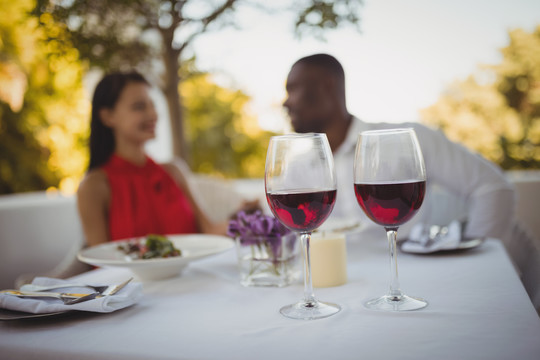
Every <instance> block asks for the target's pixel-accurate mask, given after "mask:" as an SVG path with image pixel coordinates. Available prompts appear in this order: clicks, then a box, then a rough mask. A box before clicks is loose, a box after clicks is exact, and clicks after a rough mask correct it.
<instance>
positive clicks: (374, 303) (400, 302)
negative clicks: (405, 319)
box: [364, 295, 428, 311]
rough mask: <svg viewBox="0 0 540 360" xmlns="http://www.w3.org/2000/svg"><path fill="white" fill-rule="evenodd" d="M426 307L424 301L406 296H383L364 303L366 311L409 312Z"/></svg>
mask: <svg viewBox="0 0 540 360" xmlns="http://www.w3.org/2000/svg"><path fill="white" fill-rule="evenodd" d="M427 305H428V302H427V301H426V300H424V299H422V298H417V297H412V296H407V295H401V296H400V297H395V296H390V295H384V296H381V297H380V298H377V299H373V300H369V301H367V302H366V303H364V306H365V307H366V308H367V309H369V310H378V311H411V310H418V309H422V308H425V307H426V306H427Z"/></svg>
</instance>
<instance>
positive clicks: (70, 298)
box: [2, 278, 133, 305]
mask: <svg viewBox="0 0 540 360" xmlns="http://www.w3.org/2000/svg"><path fill="white" fill-rule="evenodd" d="M131 280H133V278H129V279H128V280H126V281H124V282H123V283H121V284H118V285H109V286H106V289H105V291H103V292H97V291H96V292H93V293H90V294H69V293H51V292H39V291H35V292H31V291H25V292H22V291H18V290H4V291H2V292H4V293H7V294H10V295H15V296H19V297H52V298H56V299H60V300H62V302H63V303H64V304H65V305H73V304H78V303H81V302H84V301H88V300H93V299H97V298H101V297H105V296H110V295H114V294H116V293H117V292H119V291H120V290H121V289H123V288H124V287H125V286H126V285H127V284H128V283H129V282H130V281H131Z"/></svg>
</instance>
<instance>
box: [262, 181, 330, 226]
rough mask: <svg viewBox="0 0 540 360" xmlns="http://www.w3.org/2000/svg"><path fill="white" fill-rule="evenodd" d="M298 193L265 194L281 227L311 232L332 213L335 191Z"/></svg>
mask: <svg viewBox="0 0 540 360" xmlns="http://www.w3.org/2000/svg"><path fill="white" fill-rule="evenodd" d="M300 191H301V190H300ZM300 191H296V192H274V193H267V194H266V200H267V201H268V205H270V208H271V209H272V212H273V213H274V215H275V216H276V217H277V218H278V219H279V221H281V223H283V225H285V226H286V227H288V228H289V229H292V230H300V231H312V230H314V229H316V228H318V227H319V226H320V225H321V224H322V223H323V222H324V220H326V218H327V217H328V215H330V213H331V212H332V209H333V208H334V203H335V201H336V190H325V191H311V192H309V191H306V192H300Z"/></svg>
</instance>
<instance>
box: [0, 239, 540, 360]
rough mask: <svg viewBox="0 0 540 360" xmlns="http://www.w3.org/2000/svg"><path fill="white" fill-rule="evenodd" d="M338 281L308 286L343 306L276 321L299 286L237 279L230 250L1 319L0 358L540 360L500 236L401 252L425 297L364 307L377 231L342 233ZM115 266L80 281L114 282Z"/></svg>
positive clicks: (538, 340)
mask: <svg viewBox="0 0 540 360" xmlns="http://www.w3.org/2000/svg"><path fill="white" fill-rule="evenodd" d="M347 247H348V274H349V281H348V283H347V284H346V285H343V286H339V287H334V288H322V289H315V294H316V296H317V297H318V298H319V299H321V300H326V301H332V302H337V303H339V304H341V306H342V308H343V310H342V311H341V312H340V313H338V314H337V315H334V316H332V317H329V318H326V319H321V320H315V321H298V320H291V319H287V318H284V317H283V316H281V315H280V314H279V312H278V310H279V308H280V307H281V306H282V305H286V304H289V303H292V302H295V301H296V300H298V299H299V298H301V297H302V294H303V286H302V284H295V285H293V286H289V287H286V288H281V289H277V288H244V287H242V286H241V285H240V284H239V281H238V274H237V269H236V254H235V252H234V251H229V252H227V253H223V254H220V255H217V256H214V257H211V258H207V259H204V260H200V261H198V262H195V263H192V264H190V265H189V266H188V268H187V269H186V270H185V272H184V273H183V275H182V276H181V277H177V278H173V279H169V280H163V281H159V282H148V283H144V293H145V296H144V298H143V299H142V300H141V301H140V302H139V303H138V304H137V305H135V306H133V307H131V308H128V309H124V310H121V311H117V312H114V313H110V314H91V313H75V314H68V315H62V316H57V317H50V318H48V319H47V318H42V319H35V320H20V321H4V322H2V323H0V354H1V357H2V358H5V359H19V358H21V359H23V358H24V359H32V358H36V359H272V360H275V359H383V358H386V359H388V358H396V359H452V360H454V359H489V360H493V359H531V360H532V359H535V360H537V359H540V319H539V317H538V316H537V313H536V312H535V310H534V308H533V306H532V304H531V302H530V300H529V298H528V297H527V294H526V292H525V290H524V288H523V286H522V284H521V282H520V280H519V278H518V276H517V275H516V272H515V270H514V268H513V266H512V264H511V262H510V260H509V258H508V256H507V254H506V252H505V250H504V247H503V245H502V244H501V243H500V242H499V241H498V240H494V239H489V240H488V241H487V242H485V243H484V244H483V245H482V246H481V247H479V248H477V249H475V250H471V251H468V252H462V253H453V254H446V255H436V256H433V255H432V256H419V255H409V254H403V253H399V258H398V260H399V269H400V279H401V287H402V289H403V290H404V292H405V293H407V294H409V295H416V296H422V297H424V298H426V299H427V300H428V301H429V305H428V307H427V308H425V309H423V310H420V311H414V312H405V313H383V312H374V311H369V310H366V309H364V308H363V307H362V305H361V301H363V300H366V299H368V298H371V297H374V296H378V295H382V294H383V293H384V292H386V289H387V285H388V281H389V266H388V249H387V246H386V238H385V235H384V233H383V232H382V229H381V230H380V233H377V234H370V235H366V236H362V237H361V238H356V239H348V243H347ZM129 275H130V274H129V273H128V272H127V271H126V270H122V269H112V268H111V269H98V270H95V271H92V272H90V273H86V274H83V275H81V276H79V277H78V278H79V279H81V280H87V281H90V280H92V281H99V280H103V281H105V280H106V281H119V280H123V279H125V278H126V277H127V276H129Z"/></svg>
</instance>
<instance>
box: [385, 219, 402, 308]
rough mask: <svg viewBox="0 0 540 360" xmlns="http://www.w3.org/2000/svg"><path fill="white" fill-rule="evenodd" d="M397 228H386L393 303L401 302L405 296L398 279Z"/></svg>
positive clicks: (390, 294)
mask: <svg viewBox="0 0 540 360" xmlns="http://www.w3.org/2000/svg"><path fill="white" fill-rule="evenodd" d="M397 229H398V228H397V227H396V228H386V236H387V237H388V247H389V249H390V273H391V280H390V293H389V294H388V295H389V296H390V299H391V300H393V301H399V300H401V296H402V295H403V294H402V292H401V290H400V288H399V277H398V265H397V245H396V240H397Z"/></svg>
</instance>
